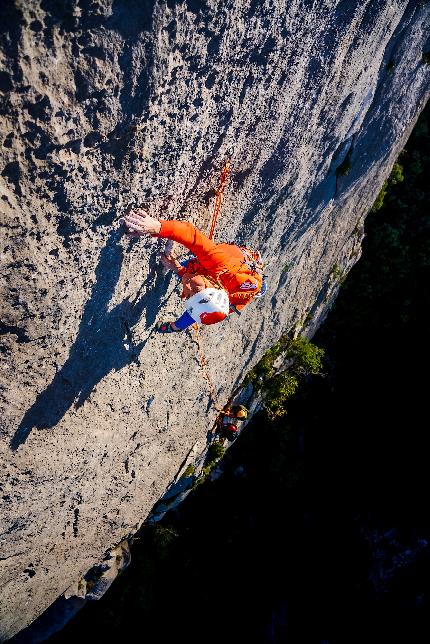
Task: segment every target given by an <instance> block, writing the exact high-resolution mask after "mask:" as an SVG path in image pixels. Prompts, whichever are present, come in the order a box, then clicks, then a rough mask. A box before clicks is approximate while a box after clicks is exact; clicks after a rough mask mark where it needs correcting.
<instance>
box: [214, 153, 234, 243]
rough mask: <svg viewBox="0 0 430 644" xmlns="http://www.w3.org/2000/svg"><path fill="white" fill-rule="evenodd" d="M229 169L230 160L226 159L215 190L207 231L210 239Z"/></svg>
mask: <svg viewBox="0 0 430 644" xmlns="http://www.w3.org/2000/svg"><path fill="white" fill-rule="evenodd" d="M229 171H230V161H229V159H227V161H226V162H225V164H224V167H223V169H222V172H221V177H220V180H219V185H218V188H217V189H216V191H215V205H214V213H213V215H212V223H211V229H210V232H209V239H212V238H213V236H214V232H215V226H216V222H217V219H218V215H219V212H220V210H221V202H222V195H223V192H224V188H225V184H226V182H227V178H228V173H229Z"/></svg>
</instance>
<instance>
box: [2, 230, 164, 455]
mask: <svg viewBox="0 0 430 644" xmlns="http://www.w3.org/2000/svg"><path fill="white" fill-rule="evenodd" d="M120 236H121V231H113V232H112V233H111V235H110V237H109V239H108V241H107V243H106V245H105V247H104V248H103V249H102V251H101V253H100V258H99V262H98V265H97V269H96V281H95V284H94V287H93V290H92V294H91V297H90V299H89V300H88V302H87V303H86V305H85V309H84V313H83V316H82V320H81V323H80V325H79V330H78V334H77V337H76V340H75V342H74V343H73V345H72V347H71V349H70V353H69V357H68V358H67V360H66V362H65V363H64V365H63V367H62V368H61V369H60V370H59V371H58V372H57V374H56V375H55V377H54V379H53V381H52V382H51V383H50V384H49V385H48V387H47V388H46V389H45V390H44V391H43V392H42V393H41V394H39V395H38V397H37V398H36V401H35V402H34V404H33V405H32V407H31V408H30V409H29V410H28V411H27V412H26V413H25V415H24V418H23V419H22V421H21V423H20V425H19V427H18V429H17V431H16V432H15V435H14V437H13V438H12V440H11V448H12V449H13V450H16V449H17V448H18V447H19V446H20V445H22V444H23V443H24V442H25V441H26V439H27V437H28V436H29V434H30V432H31V431H32V429H33V428H37V429H47V428H51V427H54V426H55V425H56V424H57V423H58V422H59V421H60V420H61V419H62V418H63V416H64V415H65V414H66V412H67V410H68V409H69V408H70V407H71V406H72V405H73V404H75V407H76V408H79V407H81V406H82V405H83V404H84V402H85V401H86V400H87V398H88V396H89V395H90V394H91V392H92V391H93V389H94V387H95V386H96V385H97V384H98V383H99V382H100V381H101V380H102V379H103V378H104V377H105V376H106V375H107V374H108V373H109V372H110V371H112V370H115V371H119V370H120V369H122V368H123V367H125V366H126V365H128V364H130V363H131V362H133V361H137V360H138V357H139V353H140V351H141V350H142V348H143V347H144V346H145V344H146V342H147V341H148V339H149V337H150V335H151V334H150V335H149V336H148V338H147V339H146V340H143V341H142V342H140V343H139V344H134V342H133V338H132V333H131V327H132V326H133V325H135V324H137V322H138V321H139V319H140V317H141V316H142V314H143V312H144V311H145V310H146V309H148V310H147V313H148V315H147V322H150V323H152V321H153V320H154V312H155V311H157V310H158V308H159V304H160V303H159V297H155V298H154V297H145V296H144V295H140V294H138V296H137V297H136V298H135V300H134V301H132V302H131V301H130V300H129V299H128V298H125V299H124V300H123V301H122V302H120V303H119V304H117V305H116V306H114V307H113V308H112V309H110V310H108V305H109V301H110V299H111V297H112V295H113V293H114V291H115V286H116V284H117V282H118V278H119V275H120V271H121V263H122V259H123V249H122V247H121V246H119V244H118V240H119V237H120ZM157 281H158V280H157V275H156V270H155V267H152V269H151V268H150V270H149V272H148V275H147V278H146V280H145V283H144V284H143V285H142V288H141V291H140V292H143V293H145V291H147V290H148V289H151V287H155V286H156V282H157ZM151 290H152V289H151ZM154 290H155V292H156V293H158V292H159V289H158V288H155V289H154ZM148 318H149V319H148Z"/></svg>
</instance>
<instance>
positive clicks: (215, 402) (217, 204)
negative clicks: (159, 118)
mask: <svg viewBox="0 0 430 644" xmlns="http://www.w3.org/2000/svg"><path fill="white" fill-rule="evenodd" d="M229 171H230V161H229V159H227V161H226V162H225V163H224V167H223V169H222V172H221V177H220V180H219V184H218V187H217V189H216V191H215V205H214V212H213V215H212V222H211V229H210V232H209V239H212V238H213V236H214V232H215V226H216V222H217V219H218V215H219V213H220V210H221V202H222V195H223V192H224V188H225V184H226V183H227V178H228V173H229ZM193 330H194V339H195V341H196V344H197V355H198V358H199V364H200V368H201V370H202V374H203V378H204V379H205V380H206V382H207V385H208V389H209V395H210V397H211V398H212V404H213V406H214V408H215V409H216V411H218V412H221V409H220V406H219V403H218V400H217V395H216V392H215V386H214V384H213V381H212V378H211V377H210V374H209V370H208V365H207V361H206V357H205V354H204V351H203V347H202V343H201V338H200V334H199V325H198V324H197V323H196V324H193Z"/></svg>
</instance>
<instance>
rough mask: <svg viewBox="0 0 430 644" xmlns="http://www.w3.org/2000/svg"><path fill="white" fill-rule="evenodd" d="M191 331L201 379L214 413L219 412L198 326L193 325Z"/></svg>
mask: <svg viewBox="0 0 430 644" xmlns="http://www.w3.org/2000/svg"><path fill="white" fill-rule="evenodd" d="M193 329H194V339H195V341H196V344H197V355H198V357H199V364H200V368H201V370H202V374H203V378H204V379H205V380H206V382H207V385H208V390H209V395H210V397H211V398H212V404H213V406H214V408H215V409H216V411H218V412H220V411H221V409H220V406H219V403H218V398H217V395H216V391H215V386H214V383H213V381H212V378H211V377H210V374H209V370H208V363H207V361H206V357H205V354H204V351H203V347H202V342H201V338H200V333H199V326H198V324H196V325H195V326H194V324H193Z"/></svg>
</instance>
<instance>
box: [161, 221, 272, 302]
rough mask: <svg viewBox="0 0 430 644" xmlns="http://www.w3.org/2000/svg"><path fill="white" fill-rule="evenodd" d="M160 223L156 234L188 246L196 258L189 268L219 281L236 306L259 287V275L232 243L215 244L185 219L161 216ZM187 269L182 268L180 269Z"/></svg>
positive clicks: (248, 298) (249, 298)
mask: <svg viewBox="0 0 430 644" xmlns="http://www.w3.org/2000/svg"><path fill="white" fill-rule="evenodd" d="M160 223H161V230H160V232H159V234H158V235H156V236H157V237H164V238H167V239H172V240H173V241H176V242H178V243H180V244H182V245H183V246H185V247H186V248H188V249H189V250H190V251H191V252H192V253H193V254H194V255H195V256H196V257H197V260H198V263H197V266H196V265H195V263H194V265H193V266H192V269H191V271H192V272H193V273H199V274H201V275H205V276H207V277H209V278H210V279H212V280H214V281H215V282H217V283H219V284H220V285H221V286H222V287H223V288H224V289H225V290H226V291H227V292H228V294H229V299H230V303H231V304H233V305H234V306H235V307H236V308H238V309H241V308H243V307H244V306H245V305H246V304H248V302H250V301H251V300H252V298H253V297H254V295H255V294H256V293H258V291H259V290H260V289H261V282H262V279H261V277H260V275H258V273H256V272H254V271H252V270H251V269H250V268H249V267H248V265H247V264H246V261H245V257H244V255H243V253H242V251H241V250H240V248H239V247H238V246H236V245H235V244H215V242H213V241H212V240H211V239H209V237H207V236H206V235H204V234H203V233H202V232H200V230H198V229H197V228H196V227H195V226H194V225H193V224H192V223H190V222H188V221H176V220H170V219H169V220H167V219H162V220H161V222H160ZM187 270H188V269H187V268H185V269H184V271H183V273H185V272H187Z"/></svg>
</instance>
